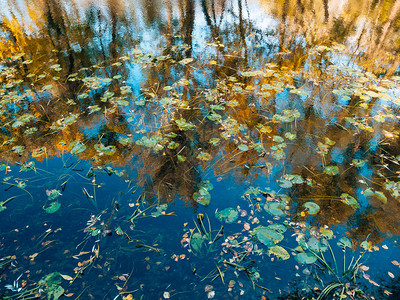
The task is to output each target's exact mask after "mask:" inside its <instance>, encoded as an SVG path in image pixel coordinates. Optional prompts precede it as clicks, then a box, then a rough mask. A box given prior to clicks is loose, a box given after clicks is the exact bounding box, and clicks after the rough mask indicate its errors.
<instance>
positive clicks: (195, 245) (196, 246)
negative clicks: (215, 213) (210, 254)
mask: <svg viewBox="0 0 400 300" xmlns="http://www.w3.org/2000/svg"><path fill="white" fill-rule="evenodd" d="M205 240H206V239H205V237H203V236H202V235H201V234H200V233H198V232H196V233H195V234H193V235H192V237H191V239H190V247H191V248H192V249H193V251H194V252H200V251H201V248H202V246H203V244H204V242H205Z"/></svg>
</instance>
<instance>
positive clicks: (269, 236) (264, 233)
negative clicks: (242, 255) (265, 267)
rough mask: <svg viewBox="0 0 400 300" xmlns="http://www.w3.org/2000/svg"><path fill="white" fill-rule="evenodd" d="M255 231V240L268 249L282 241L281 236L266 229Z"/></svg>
mask: <svg viewBox="0 0 400 300" xmlns="http://www.w3.org/2000/svg"><path fill="white" fill-rule="evenodd" d="M255 230H256V236H257V239H258V240H259V241H260V242H261V243H263V244H264V245H266V246H268V247H272V246H274V245H275V244H277V243H279V242H280V241H282V240H283V234H281V233H279V232H277V231H275V230H272V229H269V228H267V227H258V228H256V229H255Z"/></svg>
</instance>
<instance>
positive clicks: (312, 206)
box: [303, 202, 320, 215]
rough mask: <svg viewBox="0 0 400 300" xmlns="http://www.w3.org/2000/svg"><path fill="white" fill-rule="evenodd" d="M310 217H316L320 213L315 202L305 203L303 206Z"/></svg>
mask: <svg viewBox="0 0 400 300" xmlns="http://www.w3.org/2000/svg"><path fill="white" fill-rule="evenodd" d="M303 206H304V207H305V208H307V211H308V213H309V214H310V215H316V214H317V213H318V212H319V211H320V207H319V205H318V204H317V203H315V202H306V203H304V204H303Z"/></svg>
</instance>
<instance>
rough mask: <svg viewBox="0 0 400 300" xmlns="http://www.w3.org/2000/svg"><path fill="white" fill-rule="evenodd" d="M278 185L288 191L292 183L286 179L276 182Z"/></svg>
mask: <svg viewBox="0 0 400 300" xmlns="http://www.w3.org/2000/svg"><path fill="white" fill-rule="evenodd" d="M278 184H279V186H280V187H281V188H284V189H290V188H291V187H292V186H293V183H292V182H291V181H290V180H287V179H281V180H278Z"/></svg>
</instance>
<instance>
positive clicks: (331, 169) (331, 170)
mask: <svg viewBox="0 0 400 300" xmlns="http://www.w3.org/2000/svg"><path fill="white" fill-rule="evenodd" d="M324 173H325V174H328V175H337V174H339V168H338V167H337V166H326V167H325V168H324Z"/></svg>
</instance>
